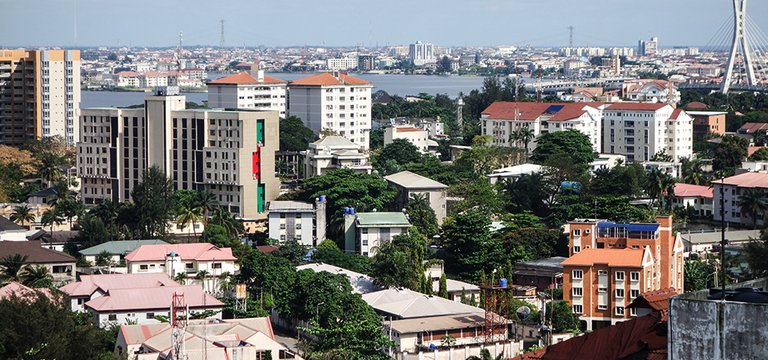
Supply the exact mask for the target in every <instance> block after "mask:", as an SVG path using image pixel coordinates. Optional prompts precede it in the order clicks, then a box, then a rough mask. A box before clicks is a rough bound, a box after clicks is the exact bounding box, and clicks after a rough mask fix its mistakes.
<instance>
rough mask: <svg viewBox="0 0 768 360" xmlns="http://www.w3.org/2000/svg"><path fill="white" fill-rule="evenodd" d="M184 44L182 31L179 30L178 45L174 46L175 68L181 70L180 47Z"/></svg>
mask: <svg viewBox="0 0 768 360" xmlns="http://www.w3.org/2000/svg"><path fill="white" fill-rule="evenodd" d="M183 44H184V33H182V32H181V31H179V45H177V46H176V70H178V71H179V72H181V48H182V46H183Z"/></svg>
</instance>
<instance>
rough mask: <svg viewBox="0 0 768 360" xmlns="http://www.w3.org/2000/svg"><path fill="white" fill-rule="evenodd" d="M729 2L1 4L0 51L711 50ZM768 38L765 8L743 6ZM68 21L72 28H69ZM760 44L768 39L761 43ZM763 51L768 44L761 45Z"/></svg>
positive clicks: (153, 0)
mask: <svg viewBox="0 0 768 360" xmlns="http://www.w3.org/2000/svg"><path fill="white" fill-rule="evenodd" d="M731 4H732V2H731V1H730V0H671V1H670V0H646V1H644V2H638V1H631V0H591V1H584V2H574V1H570V0H443V1H437V0H417V1H413V0H411V1H407V0H392V1H388V2H360V1H352V0H326V1H307V0H293V1H286V0H257V1H253V0H250V1H249V0H220V1H210V0H208V1H201V0H130V1H122V2H117V1H114V0H0V9H2V12H3V21H2V22H0V46H3V47H21V46H29V47H40V46H60V47H73V46H82V47H89V46H137V47H140V46H148V47H172V46H176V44H177V43H178V35H179V32H182V33H183V34H184V36H183V37H184V44H185V45H214V46H216V45H218V44H219V41H220V23H219V20H222V19H223V20H225V39H226V46H238V47H239V46H249V47H252V46H259V45H265V46H303V45H315V46H329V47H330V46H355V45H363V46H376V45H378V46H385V45H406V44H409V43H412V42H416V41H423V42H431V43H434V44H436V45H440V46H464V45H477V46H498V45H513V46H525V45H532V46H567V45H568V26H574V27H575V31H574V46H579V47H584V46H624V47H635V46H636V45H637V41H638V40H640V39H647V38H649V37H651V36H656V37H658V38H659V40H660V45H661V47H671V46H705V45H717V44H712V43H711V42H712V39H713V38H717V36H716V35H717V34H718V30H719V29H721V28H722V27H723V26H724V25H725V23H726V21H728V19H729V18H730V16H731V15H730V12H731ZM748 8H749V9H748V11H749V13H750V14H751V18H752V20H753V21H754V22H756V24H757V26H758V27H759V28H760V29H761V30H762V32H763V33H768V17H765V16H760V15H762V14H768V1H759V2H758V1H751V2H750V3H749V5H748ZM75 18H76V19H77V26H76V27H75ZM766 41H768V39H766ZM763 45H764V46H765V45H768V44H763Z"/></svg>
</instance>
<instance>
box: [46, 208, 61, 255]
mask: <svg viewBox="0 0 768 360" xmlns="http://www.w3.org/2000/svg"><path fill="white" fill-rule="evenodd" d="M63 222H64V218H63V217H61V214H59V210H57V209H56V207H52V208H48V209H47V210H45V211H43V215H42V216H41V217H40V224H41V225H43V226H44V227H45V226H49V225H50V227H51V246H53V227H54V226H55V225H61V223H63Z"/></svg>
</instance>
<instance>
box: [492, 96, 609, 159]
mask: <svg viewBox="0 0 768 360" xmlns="http://www.w3.org/2000/svg"><path fill="white" fill-rule="evenodd" d="M603 107H604V105H603V104H602V103H593V102H589V103H531V102H507V101H496V102H494V103H493V104H491V105H490V106H488V107H487V108H486V109H485V110H483V112H482V114H481V116H480V122H481V125H482V134H483V135H487V136H490V137H491V139H492V142H493V145H496V146H510V147H511V146H516V147H524V146H525V144H524V142H523V141H522V140H516V139H514V138H513V133H515V132H516V131H518V130H520V129H522V128H528V129H531V130H532V131H533V135H534V138H537V137H539V136H540V135H541V134H544V133H548V132H557V131H565V130H570V129H573V130H578V131H581V132H582V133H583V134H584V135H587V136H588V137H589V139H590V141H591V142H592V148H593V149H594V150H595V152H600V149H601V130H600V127H601V123H602V117H603V114H602V108H603ZM535 148H536V142H535V141H534V139H530V141H529V142H528V150H529V151H532V150H533V149H535Z"/></svg>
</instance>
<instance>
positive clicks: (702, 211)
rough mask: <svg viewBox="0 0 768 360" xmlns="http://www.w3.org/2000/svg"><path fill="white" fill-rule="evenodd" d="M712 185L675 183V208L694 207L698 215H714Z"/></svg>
mask: <svg viewBox="0 0 768 360" xmlns="http://www.w3.org/2000/svg"><path fill="white" fill-rule="evenodd" d="M712 199H713V195H712V187H711V186H705V185H691V184H684V183H676V184H675V199H674V202H673V206H674V207H675V208H688V207H692V208H693V209H694V210H695V211H696V214H697V215H700V216H711V215H712V210H713V209H712Z"/></svg>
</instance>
